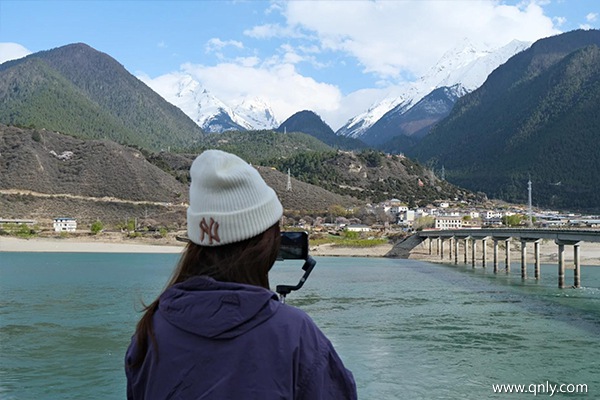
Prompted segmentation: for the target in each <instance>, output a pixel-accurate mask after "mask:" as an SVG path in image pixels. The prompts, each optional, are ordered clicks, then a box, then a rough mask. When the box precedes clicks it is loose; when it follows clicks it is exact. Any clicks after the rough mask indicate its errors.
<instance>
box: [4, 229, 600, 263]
mask: <svg viewBox="0 0 600 400" xmlns="http://www.w3.org/2000/svg"><path fill="white" fill-rule="evenodd" d="M490 242H491V241H490ZM392 247H393V245H391V244H384V245H379V246H373V247H360V248H359V247H340V246H336V245H333V244H322V245H319V246H311V248H310V255H311V256H316V257H384V256H385V255H386V254H387V253H388V252H389V251H390V250H391V249H392ZM183 248H184V244H183V243H180V242H177V241H175V240H174V239H173V240H165V241H154V242H147V241H146V242H144V241H142V240H135V239H133V240H128V239H123V238H120V236H119V237H117V236H105V237H96V238H81V237H79V238H39V237H37V238H32V239H19V238H15V237H7V236H0V252H65V253H69V252H71V253H180V252H181V251H182V250H183ZM463 251H464V249H463V248H462V246H461V247H460V248H459V262H463V260H464V253H463ZM477 252H478V253H477V261H478V262H480V260H481V247H479V248H478V249H477ZM504 254H505V250H504V248H499V249H498V258H499V261H500V262H501V263H503V262H504ZM564 254H565V261H566V262H567V263H571V264H572V263H573V259H574V257H573V255H574V254H573V246H565V253H564ZM579 257H580V260H581V264H582V265H597V266H600V243H586V242H584V243H581V245H580V256H579ZM408 258H409V259H414V260H422V261H432V262H442V261H443V262H451V261H452V260H454V258H452V259H450V257H449V253H448V247H446V248H445V255H444V260H441V258H440V255H439V253H438V252H437V251H436V247H435V245H433V248H432V254H431V255H430V254H429V247H428V244H427V242H426V241H425V242H423V243H421V244H420V245H418V246H416V247H415V248H414V249H412V250H411V251H410V255H409V256H408ZM470 259H471V254H470V253H469V260H470ZM487 259H488V262H489V263H491V262H492V260H493V247H492V246H491V244H490V245H488V248H487ZM511 260H512V261H513V262H519V261H520V260H521V251H520V247H519V244H517V243H513V244H512V246H511ZM540 260H541V262H542V263H544V264H556V263H558V246H557V245H556V244H554V242H550V241H545V242H542V243H541V244H540ZM527 261H528V263H533V262H534V254H533V245H530V246H528V248H527ZM469 262H470V261H469Z"/></svg>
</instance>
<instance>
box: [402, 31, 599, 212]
mask: <svg viewBox="0 0 600 400" xmlns="http://www.w3.org/2000/svg"><path fill="white" fill-rule="evenodd" d="M599 46H600V32H599V31H574V32H569V33H566V34H563V35H559V36H556V37H551V38H548V39H544V40H540V41H539V42H536V43H535V44H534V45H533V46H532V47H531V48H530V49H529V50H527V51H524V52H523V53H520V54H518V55H516V56H514V57H513V58H511V59H510V60H509V61H508V62H507V63H506V64H504V65H503V66H501V67H500V68H498V69H497V70H496V71H494V72H493V73H492V74H491V75H490V77H489V78H488V80H487V81H486V83H485V84H484V85H483V86H482V87H481V88H480V89H478V90H476V91H475V92H473V93H471V94H468V95H466V96H464V97H463V98H461V99H460V100H459V101H458V102H457V103H456V105H455V107H454V109H453V111H452V112H451V114H450V115H449V116H448V117H447V118H446V119H445V120H443V121H442V122H440V123H439V124H438V125H437V126H436V128H435V129H434V130H433V131H432V132H431V133H430V134H429V135H428V136H427V137H425V138H424V139H423V141H422V142H421V143H420V144H418V145H417V146H416V147H415V149H414V150H413V151H409V152H408V154H409V155H411V156H415V157H417V158H418V159H419V160H421V161H422V162H425V163H427V164H428V165H431V166H433V167H435V168H438V169H439V168H441V167H442V166H444V168H445V171H446V176H447V178H448V180H449V181H451V182H453V183H455V184H457V185H459V186H462V187H465V188H469V189H471V190H477V191H483V192H485V193H487V194H488V196H490V197H497V198H501V199H504V200H508V201H517V202H525V201H526V199H527V181H528V179H529V176H531V180H532V182H533V190H534V192H533V193H534V203H535V204H538V205H541V206H550V207H559V208H576V209H597V208H598V207H600V206H599V205H600V186H598V177H599V176H598V171H600V135H598V132H599V129H600V113H599V112H598V110H600V47H599Z"/></svg>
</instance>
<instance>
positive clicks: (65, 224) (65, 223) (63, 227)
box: [52, 218, 77, 232]
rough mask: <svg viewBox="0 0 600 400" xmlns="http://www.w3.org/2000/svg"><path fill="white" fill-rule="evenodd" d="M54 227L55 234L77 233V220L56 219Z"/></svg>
mask: <svg viewBox="0 0 600 400" xmlns="http://www.w3.org/2000/svg"><path fill="white" fill-rule="evenodd" d="M52 226H54V232H75V231H76V230H77V220H76V219H75V218H54V222H53V224H52Z"/></svg>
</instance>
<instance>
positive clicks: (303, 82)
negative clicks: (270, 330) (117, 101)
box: [0, 0, 600, 130]
mask: <svg viewBox="0 0 600 400" xmlns="http://www.w3.org/2000/svg"><path fill="white" fill-rule="evenodd" d="M598 28H600V1H598V0H533V1H530V0H506V1H492V0H384V1H379V0H373V1H366V0H365V1H363V0H351V1H344V0H335V1H334V0H328V1H260V0H252V1H248V0H235V1H224V0H222V1H218V0H213V1H192V0H186V1H178V0H173V1H161V0H150V1H142V0H135V1H119V0H112V1H110V0H105V1H92V0H68V1H55V0H37V1H31V0H0V63H2V62H5V61H7V60H10V59H15V58H20V57H23V56H26V55H27V54H29V53H32V52H38V51H42V50H49V49H52V48H56V47H60V46H64V45H67V44H71V43H77V42H83V43H86V44H88V45H90V46H92V47H93V48H95V49H96V50H99V51H101V52H104V53H107V54H108V55H110V56H111V57H113V58H115V59H116V60H117V61H118V62H119V63H121V64H122V65H123V66H124V67H125V68H126V69H127V70H128V71H129V72H130V73H132V74H134V75H135V76H137V77H139V78H140V79H142V80H144V81H145V82H155V83H156V84H161V85H168V84H172V82H173V81H174V78H176V77H178V76H181V75H183V74H189V75H191V76H192V77H193V78H194V79H196V80H197V81H199V82H200V83H201V84H202V86H203V87H204V88H206V89H207V90H208V91H209V92H210V93H212V94H213V95H214V96H216V97H217V98H219V99H220V100H222V101H223V102H225V103H226V104H228V105H231V106H235V105H236V104H237V103H239V102H240V101H241V100H242V99H243V98H245V97H248V96H250V97H256V98H260V99H263V100H265V101H266V102H268V104H270V105H271V107H272V108H273V111H274V113H275V116H276V117H277V119H278V120H279V121H280V122H283V121H284V120H285V119H286V118H288V117H289V116H291V115H292V114H293V113H295V112H297V111H301V110H312V111H315V112H316V113H317V114H319V115H320V116H321V117H322V118H323V119H324V120H325V122H327V123H328V124H329V125H330V126H331V127H332V128H333V129H334V130H337V129H338V128H339V127H341V126H342V125H343V124H344V123H345V122H346V121H347V120H348V119H349V118H351V117H353V116H355V115H357V114H360V113H361V112H363V111H365V110H366V109H367V108H369V107H370V106H371V105H373V104H375V103H377V102H378V101H380V100H382V99H384V98H385V97H387V96H389V94H390V93H393V92H394V91H395V90H396V89H397V88H398V87H402V85H405V84H407V82H411V81H414V80H416V79H418V78H419V77H420V76H422V75H423V74H425V73H426V72H427V70H428V69H429V68H431V67H432V66H433V65H435V63H436V61H438V60H439V59H440V57H442V56H443V54H444V53H445V52H446V51H448V50H450V49H451V48H454V47H456V46H457V45H459V43H463V42H464V40H465V39H468V40H469V41H471V42H472V43H473V44H475V45H482V46H486V47H488V48H496V47H502V46H503V45H506V44H507V43H509V42H510V41H511V40H514V39H516V40H522V41H529V42H533V41H535V40H538V39H540V38H544V37H548V36H552V35H556V34H559V33H561V32H567V31H571V30H574V29H598Z"/></svg>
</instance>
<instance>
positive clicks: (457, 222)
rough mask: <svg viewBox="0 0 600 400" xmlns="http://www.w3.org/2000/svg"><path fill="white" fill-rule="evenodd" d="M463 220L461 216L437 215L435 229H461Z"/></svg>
mask: <svg viewBox="0 0 600 400" xmlns="http://www.w3.org/2000/svg"><path fill="white" fill-rule="evenodd" d="M462 222H463V221H462V218H461V217H460V216H453V217H436V218H435V229H460V228H462Z"/></svg>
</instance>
